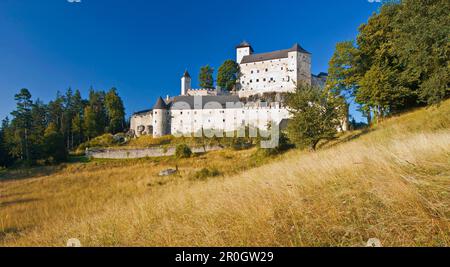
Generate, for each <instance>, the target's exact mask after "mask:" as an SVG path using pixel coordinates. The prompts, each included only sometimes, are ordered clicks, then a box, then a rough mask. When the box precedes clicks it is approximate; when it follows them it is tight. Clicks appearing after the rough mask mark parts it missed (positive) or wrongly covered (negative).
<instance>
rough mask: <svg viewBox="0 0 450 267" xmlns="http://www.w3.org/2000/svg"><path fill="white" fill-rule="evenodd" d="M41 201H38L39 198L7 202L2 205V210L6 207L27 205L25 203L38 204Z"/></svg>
mask: <svg viewBox="0 0 450 267" xmlns="http://www.w3.org/2000/svg"><path fill="white" fill-rule="evenodd" d="M39 200H40V199H38V198H26V199H18V200H13V201H5V202H2V203H0V208H4V207H8V206H12V205H16V204H25V203H31V202H36V201H39Z"/></svg>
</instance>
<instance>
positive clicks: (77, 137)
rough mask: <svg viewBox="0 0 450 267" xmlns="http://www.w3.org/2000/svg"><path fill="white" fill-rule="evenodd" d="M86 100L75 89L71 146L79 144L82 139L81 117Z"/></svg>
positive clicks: (82, 116)
mask: <svg viewBox="0 0 450 267" xmlns="http://www.w3.org/2000/svg"><path fill="white" fill-rule="evenodd" d="M85 102H86V101H85V100H83V98H82V97H81V93H80V91H79V90H76V91H75V93H74V95H73V113H74V117H73V118H72V133H71V139H72V147H75V146H77V145H79V144H81V143H82V142H83V141H84V127H83V118H84V108H85V106H86V103H85Z"/></svg>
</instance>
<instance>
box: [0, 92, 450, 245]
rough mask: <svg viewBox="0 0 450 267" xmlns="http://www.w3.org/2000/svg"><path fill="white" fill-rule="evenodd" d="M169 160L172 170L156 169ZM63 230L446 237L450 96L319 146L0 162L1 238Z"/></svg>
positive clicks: (135, 239)
mask: <svg viewBox="0 0 450 267" xmlns="http://www.w3.org/2000/svg"><path fill="white" fill-rule="evenodd" d="M174 167H178V169H179V173H178V174H177V175H174V176H169V177H159V176H158V173H159V171H161V170H163V169H166V168H174ZM203 169H208V170H214V171H210V172H206V173H214V175H212V176H211V177H205V176H202V175H199V173H201V172H202V170H203ZM206 176H208V175H206ZM213 176H214V177H213ZM70 238H77V239H79V240H80V242H81V244H82V245H83V246H364V245H365V244H366V242H367V240H368V239H369V238H378V239H379V240H380V241H381V242H382V244H383V246H450V101H447V102H444V103H443V104H441V105H440V106H437V107H430V108H427V109H418V110H415V111H412V112H409V113H407V114H403V115H401V116H398V117H394V118H390V119H388V120H386V121H384V122H382V123H380V124H379V125H377V126H375V127H373V128H371V129H367V130H360V131H354V132H349V133H346V134H344V135H342V136H340V137H339V138H338V139H337V140H334V141H331V142H327V143H323V144H322V145H321V147H320V149H319V150H318V151H316V152H309V151H301V150H291V151H289V152H287V153H285V154H283V155H279V156H273V157H262V156H261V155H260V154H259V153H258V152H257V151H256V149H254V148H253V149H248V150H241V151H235V150H230V149H227V150H224V151H216V152H210V153H207V154H203V155H195V156H194V157H192V158H189V159H174V158H156V159H140V160H123V161H105V160H104V161H98V160H94V161H90V162H77V163H70V164H63V165H59V166H53V167H40V168H35V169H30V170H3V171H0V246H65V245H66V242H67V240H68V239H70Z"/></svg>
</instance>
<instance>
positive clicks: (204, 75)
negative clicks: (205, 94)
mask: <svg viewBox="0 0 450 267" xmlns="http://www.w3.org/2000/svg"><path fill="white" fill-rule="evenodd" d="M213 74H214V69H213V68H212V67H210V66H209V65H206V66H203V67H201V68H200V74H199V76H198V80H199V81H200V87H201V88H207V89H212V88H214V78H213Z"/></svg>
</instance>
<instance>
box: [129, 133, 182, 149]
mask: <svg viewBox="0 0 450 267" xmlns="http://www.w3.org/2000/svg"><path fill="white" fill-rule="evenodd" d="M174 140H175V138H174V137H173V136H171V135H167V136H162V137H153V136H150V135H143V136H140V137H138V138H134V139H131V140H130V142H129V143H128V146H132V147H153V146H161V145H168V144H171V143H172V142H173V141H174Z"/></svg>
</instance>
